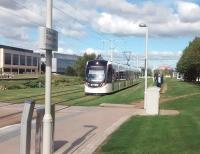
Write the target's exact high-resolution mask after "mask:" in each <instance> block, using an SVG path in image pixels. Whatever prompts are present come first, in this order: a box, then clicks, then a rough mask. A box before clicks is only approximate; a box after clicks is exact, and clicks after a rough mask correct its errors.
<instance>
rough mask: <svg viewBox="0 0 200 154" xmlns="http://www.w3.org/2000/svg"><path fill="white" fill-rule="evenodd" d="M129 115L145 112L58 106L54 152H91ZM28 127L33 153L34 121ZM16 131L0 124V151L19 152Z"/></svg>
mask: <svg viewBox="0 0 200 154" xmlns="http://www.w3.org/2000/svg"><path fill="white" fill-rule="evenodd" d="M173 113H174V112H173ZM164 114H166V112H165V113H164ZM133 115H146V114H145V112H144V110H143V109H136V108H134V107H132V106H130V107H128V106H125V107H123V106H117V107H115V106H106V107H79V106H76V107H75V106H74V107H69V108H65V109H63V110H60V111H59V112H57V113H56V124H55V125H56V127H55V138H54V149H55V151H56V152H55V153H56V154H62V153H63V154H64V153H70V154H72V153H73V154H92V153H93V152H94V151H95V150H96V148H97V147H98V146H99V145H100V144H101V143H103V141H105V139H106V138H107V137H108V136H109V135H110V134H111V133H112V132H113V131H115V130H116V129H117V128H118V127H119V126H120V125H121V124H122V123H124V122H125V121H126V120H128V119H129V118H130V117H131V116H133ZM32 127H33V131H32V140H31V142H32V143H31V153H32V154H34V153H35V150H34V145H35V144H34V142H35V141H34V140H35V138H34V134H35V124H34V122H33V125H32ZM19 132H20V125H19V124H17V125H14V126H9V127H3V128H0V150H1V153H5V154H18V153H19Z"/></svg>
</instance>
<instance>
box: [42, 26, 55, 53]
mask: <svg viewBox="0 0 200 154" xmlns="http://www.w3.org/2000/svg"><path fill="white" fill-rule="evenodd" d="M39 31H40V49H43V50H52V51H58V32H57V31H56V30H54V29H51V28H46V27H40V29H39Z"/></svg>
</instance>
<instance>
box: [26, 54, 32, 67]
mask: <svg viewBox="0 0 200 154" xmlns="http://www.w3.org/2000/svg"><path fill="white" fill-rule="evenodd" d="M31 64H32V58H31V56H27V66H31Z"/></svg>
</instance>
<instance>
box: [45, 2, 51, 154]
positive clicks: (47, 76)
mask: <svg viewBox="0 0 200 154" xmlns="http://www.w3.org/2000/svg"><path fill="white" fill-rule="evenodd" d="M52 6H53V0H47V16H46V27H47V28H52ZM51 69H52V51H51V50H46V74H45V114H44V118H43V126H44V129H43V154H52V116H51Z"/></svg>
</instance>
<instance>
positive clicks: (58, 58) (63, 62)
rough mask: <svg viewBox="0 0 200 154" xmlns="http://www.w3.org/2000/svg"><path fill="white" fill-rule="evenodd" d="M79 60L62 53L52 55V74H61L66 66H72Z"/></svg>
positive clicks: (76, 57) (74, 56)
mask: <svg viewBox="0 0 200 154" xmlns="http://www.w3.org/2000/svg"><path fill="white" fill-rule="evenodd" d="M78 58H79V56H77V55H70V54H64V53H57V52H54V53H53V57H52V72H53V73H60V74H63V73H64V72H65V69H66V68H67V67H68V66H72V65H73V64H74V63H75V62H76V60H77V59H78Z"/></svg>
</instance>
